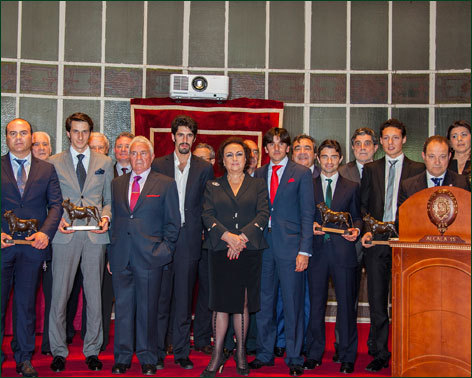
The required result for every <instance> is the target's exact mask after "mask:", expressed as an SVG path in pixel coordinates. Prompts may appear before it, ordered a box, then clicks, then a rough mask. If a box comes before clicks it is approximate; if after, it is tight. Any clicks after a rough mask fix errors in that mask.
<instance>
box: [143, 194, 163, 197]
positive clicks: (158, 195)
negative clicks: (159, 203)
mask: <svg viewBox="0 0 472 378" xmlns="http://www.w3.org/2000/svg"><path fill="white" fill-rule="evenodd" d="M160 196H161V195H160V194H147V195H146V197H160Z"/></svg>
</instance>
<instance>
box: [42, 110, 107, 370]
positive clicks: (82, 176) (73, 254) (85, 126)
mask: <svg viewBox="0 0 472 378" xmlns="http://www.w3.org/2000/svg"><path fill="white" fill-rule="evenodd" d="M65 128H66V132H67V136H68V137H69V139H70V148H69V149H67V150H66V151H63V152H61V153H59V154H56V155H54V156H51V157H50V158H49V161H50V162H51V163H53V164H54V167H55V168H56V172H57V175H58V177H59V183H60V185H61V191H62V195H63V196H64V197H65V198H68V199H70V202H71V203H73V204H75V205H77V206H94V207H96V208H97V210H98V213H99V214H100V218H99V219H98V220H99V222H98V223H99V224H98V225H99V226H100V227H101V229H99V230H92V231H74V230H67V229H66V228H67V227H68V226H70V224H69V223H68V222H67V221H66V220H65V219H64V218H62V219H61V222H60V224H59V228H58V231H59V232H57V233H56V235H55V236H54V240H53V250H54V254H53V258H52V275H53V280H52V301H51V312H50V314H49V343H50V345H51V352H52V354H53V356H54V359H53V362H52V363H51V366H50V367H51V370H53V371H55V372H58V371H62V370H64V369H65V365H66V357H67V356H68V354H69V350H68V348H67V343H66V325H65V312H66V303H67V300H68V298H69V295H70V293H71V290H72V286H73V283H74V275H75V272H76V271H77V269H78V267H79V264H80V269H81V271H82V275H83V277H84V279H83V288H84V293H85V297H86V298H87V307H86V311H87V332H86V334H85V338H84V347H83V353H84V355H85V362H86V364H87V366H88V368H89V369H90V370H101V368H102V362H101V361H100V360H99V359H98V354H99V353H100V348H101V346H102V342H103V333H102V304H101V285H102V278H103V269H104V261H105V245H106V244H108V243H109V240H110V238H109V236H108V232H107V231H108V225H109V223H110V220H111V180H112V179H113V163H112V161H111V159H110V158H109V157H108V156H104V155H102V154H99V153H97V152H95V151H91V150H90V148H89V146H88V139H89V136H90V133H91V132H92V131H93V121H92V119H91V118H90V117H89V116H88V115H87V114H84V113H74V114H72V115H70V116H69V117H67V119H66V122H65ZM68 220H69V222H71V220H70V219H68ZM79 222H81V220H78V221H77V222H76V225H77V223H78V224H80V223H79ZM82 222H83V221H82Z"/></svg>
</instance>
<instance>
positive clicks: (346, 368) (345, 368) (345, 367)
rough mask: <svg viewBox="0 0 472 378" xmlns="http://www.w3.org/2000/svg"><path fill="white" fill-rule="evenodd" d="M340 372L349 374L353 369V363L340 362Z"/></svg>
mask: <svg viewBox="0 0 472 378" xmlns="http://www.w3.org/2000/svg"><path fill="white" fill-rule="evenodd" d="M339 371H340V372H341V373H344V374H351V373H352V372H353V371H354V364H353V363H352V362H341V369H339Z"/></svg>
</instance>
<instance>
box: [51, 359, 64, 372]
mask: <svg viewBox="0 0 472 378" xmlns="http://www.w3.org/2000/svg"><path fill="white" fill-rule="evenodd" d="M50 368H51V370H52V371H55V372H56V373H57V372H59V371H63V370H64V369H65V368H66V359H65V358H64V357H62V356H56V357H54V359H53V360H52V363H51V365H50Z"/></svg>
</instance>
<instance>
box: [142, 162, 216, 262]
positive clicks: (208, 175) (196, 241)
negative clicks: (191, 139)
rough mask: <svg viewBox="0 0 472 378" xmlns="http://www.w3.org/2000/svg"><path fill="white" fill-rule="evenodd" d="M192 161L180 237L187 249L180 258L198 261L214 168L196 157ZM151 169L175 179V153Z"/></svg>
mask: <svg viewBox="0 0 472 378" xmlns="http://www.w3.org/2000/svg"><path fill="white" fill-rule="evenodd" d="M190 159H191V160H190V170H189V173H188V179H187V186H186V189H185V227H184V228H182V231H181V233H180V237H181V238H184V239H185V240H182V241H183V243H184V244H185V245H186V246H187V248H185V251H182V252H185V254H184V255H182V256H179V257H180V258H186V259H190V260H196V259H197V260H198V259H199V258H200V255H201V244H200V243H201V240H202V229H203V224H202V209H203V192H204V191H205V186H206V183H207V181H208V180H211V179H212V178H213V167H212V165H211V164H210V163H208V162H206V161H205V160H203V159H200V158H198V157H196V156H193V155H191V157H190ZM151 168H152V170H153V171H155V172H157V173H161V174H163V175H166V176H167V177H171V178H175V166H174V153H171V154H169V155H166V156H162V157H160V158H156V159H154V161H153V162H152V166H151ZM178 209H179V208H178V207H177V210H178ZM179 243H180V241H179ZM176 253H177V255H179V253H181V251H180V250H179V251H176Z"/></svg>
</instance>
